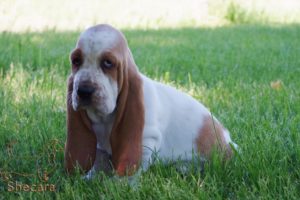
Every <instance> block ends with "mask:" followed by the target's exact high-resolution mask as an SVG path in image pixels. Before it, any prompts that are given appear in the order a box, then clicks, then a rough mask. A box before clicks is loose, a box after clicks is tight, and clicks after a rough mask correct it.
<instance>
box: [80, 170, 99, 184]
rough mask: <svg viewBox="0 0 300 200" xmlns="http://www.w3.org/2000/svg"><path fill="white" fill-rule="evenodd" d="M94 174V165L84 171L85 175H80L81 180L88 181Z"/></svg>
mask: <svg viewBox="0 0 300 200" xmlns="http://www.w3.org/2000/svg"><path fill="white" fill-rule="evenodd" d="M95 176H96V170H95V168H94V167H92V169H90V171H88V172H87V173H86V175H84V176H82V179H83V180H86V181H90V180H92V179H93V178H94V177H95Z"/></svg>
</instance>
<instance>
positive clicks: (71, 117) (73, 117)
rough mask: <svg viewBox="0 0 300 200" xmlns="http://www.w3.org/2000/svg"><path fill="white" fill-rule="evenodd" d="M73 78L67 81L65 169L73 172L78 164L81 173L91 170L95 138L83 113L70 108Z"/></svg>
mask: <svg viewBox="0 0 300 200" xmlns="http://www.w3.org/2000/svg"><path fill="white" fill-rule="evenodd" d="M72 91H73V77H72V76H70V77H69V80H68V95H67V142H66V144H65V168H66V170H67V171H68V172H73V171H74V169H75V166H76V165H77V164H78V165H79V167H80V168H81V169H82V170H83V171H85V172H86V171H88V170H90V169H91V167H92V165H93V163H94V160H95V155H96V144H97V140H96V136H95V134H94V133H93V131H92V127H91V122H90V120H89V119H88V117H87V114H86V112H85V111H82V110H81V111H74V110H73V107H72V102H71V101H72V100H71V99H72V97H71V95H72Z"/></svg>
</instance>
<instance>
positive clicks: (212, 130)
mask: <svg viewBox="0 0 300 200" xmlns="http://www.w3.org/2000/svg"><path fill="white" fill-rule="evenodd" d="M223 131H224V127H223V126H222V125H221V124H220V123H219V122H218V121H216V120H214V119H213V118H212V117H211V116H206V117H205V118H204V121H203V126H202V127H201V129H200V130H199V135H198V137H197V139H196V144H197V148H198V151H199V152H200V155H203V156H204V157H206V158H209V157H210V155H211V153H212V151H213V150H214V149H216V150H218V151H221V152H224V153H225V154H224V155H225V157H226V158H229V157H230V156H231V154H232V152H231V148H230V146H229V144H227V143H226V141H225V138H224V135H223V134H224V132H223Z"/></svg>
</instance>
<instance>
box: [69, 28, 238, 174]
mask: <svg viewBox="0 0 300 200" xmlns="http://www.w3.org/2000/svg"><path fill="white" fill-rule="evenodd" d="M70 61H71V64H72V73H71V75H70V76H69V78H68V91H67V141H66V145H65V168H66V170H67V171H68V172H72V171H74V169H75V167H76V166H79V167H80V169H82V170H83V171H84V172H85V173H87V175H88V176H89V177H91V176H93V175H94V174H95V172H97V171H99V170H100V171H101V170H103V171H107V170H113V171H114V172H115V173H116V174H117V175H118V176H131V175H133V174H135V173H136V171H138V170H139V169H142V171H146V170H147V169H148V168H149V166H150V165H151V164H152V163H153V162H154V159H153V155H154V154H155V156H157V157H159V158H160V159H162V160H169V161H170V160H171V161H172V160H176V159H179V158H180V159H183V160H191V159H192V157H193V154H194V153H196V154H197V155H199V156H200V157H201V158H204V159H209V158H210V156H211V154H212V152H213V151H214V149H216V150H217V151H218V152H221V153H222V155H224V157H225V158H230V157H231V155H232V154H233V150H232V148H231V146H232V145H230V143H232V144H233V145H234V146H235V144H234V143H233V142H232V141H231V138H230V134H229V131H228V130H227V129H226V128H224V127H223V126H222V124H221V123H220V122H219V121H218V120H217V119H216V118H215V117H214V116H212V114H211V113H210V112H209V110H208V109H207V108H206V107H205V106H204V105H202V104H201V103H200V102H198V101H197V100H195V99H194V98H192V97H191V96H189V95H187V94H185V93H183V92H181V91H178V90H177V89H175V88H173V87H171V86H168V85H165V84H162V83H159V82H156V81H154V80H151V79H150V78H148V77H147V76H145V75H143V74H142V73H141V72H139V70H138V68H137V66H136V64H135V61H134V59H133V56H132V53H131V51H130V49H129V47H128V44H127V41H126V39H125V37H124V35H123V34H122V33H121V32H120V31H118V30H117V29H115V28H113V27H112V26H110V25H106V24H101V25H97V26H93V27H90V28H88V29H87V30H85V31H84V32H83V33H82V34H81V35H80V37H79V39H78V41H77V44H76V47H75V49H74V50H73V51H72V52H71V55H70ZM108 163H111V165H109V164H108ZM109 166H111V167H109Z"/></svg>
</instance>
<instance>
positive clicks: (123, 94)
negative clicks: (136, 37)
mask: <svg viewBox="0 0 300 200" xmlns="http://www.w3.org/2000/svg"><path fill="white" fill-rule="evenodd" d="M120 68H121V69H120V71H119V79H118V82H119V84H118V85H119V86H121V88H119V89H120V94H119V97H118V102H117V110H116V118H115V121H114V125H113V128H112V132H111V138H110V142H111V147H112V163H113V166H114V169H115V171H116V172H117V174H118V175H120V176H123V175H131V174H132V173H134V171H135V170H136V169H137V168H138V167H139V164H140V161H141V157H142V133H143V129H144V121H145V119H144V118H145V111H144V96H143V89H142V79H141V76H140V75H139V73H138V70H137V67H136V65H135V63H134V61H133V58H132V56H131V53H130V50H129V49H128V52H127V55H126V61H125V62H124V66H122V67H120Z"/></svg>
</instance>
